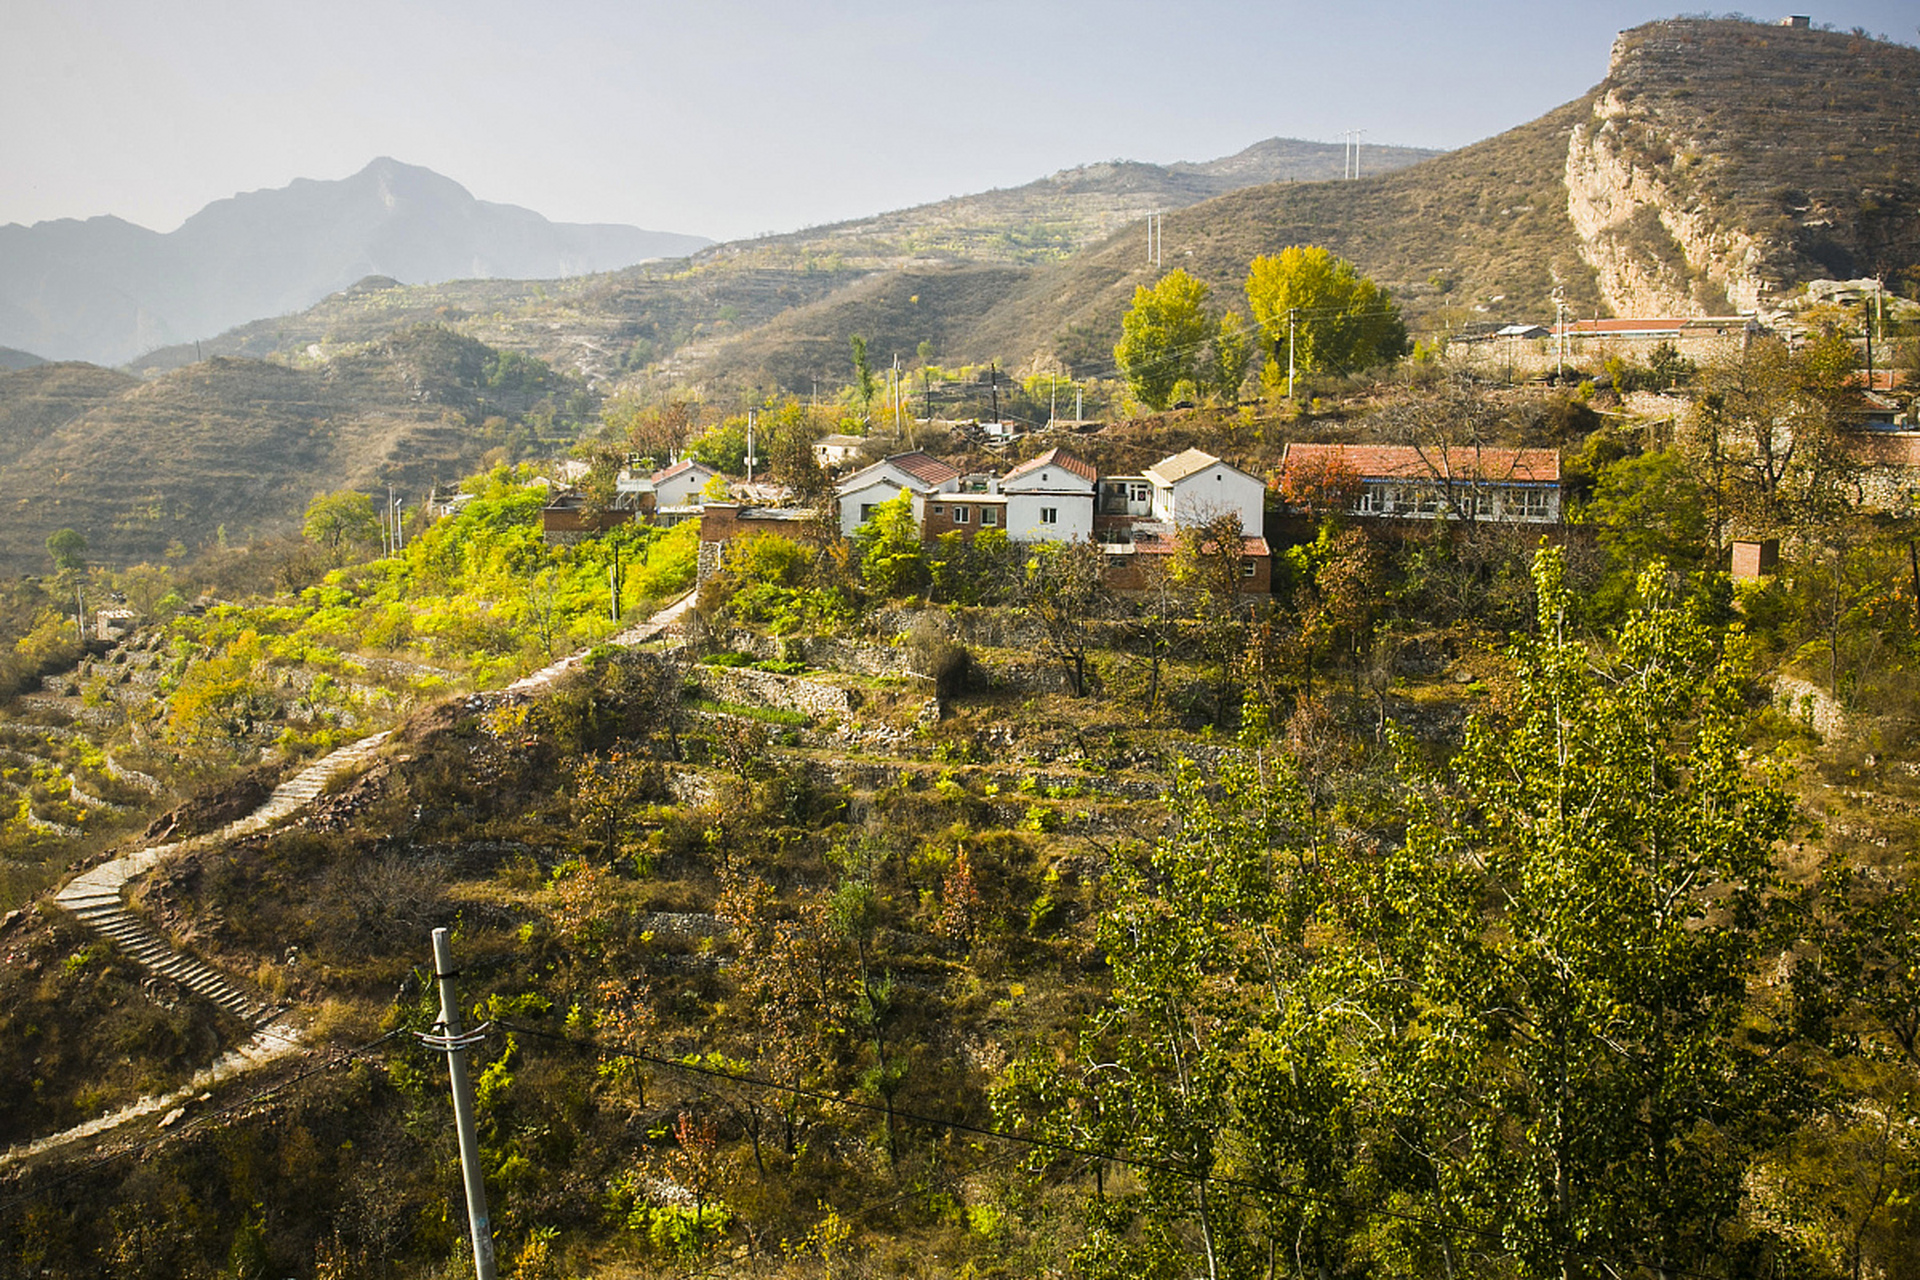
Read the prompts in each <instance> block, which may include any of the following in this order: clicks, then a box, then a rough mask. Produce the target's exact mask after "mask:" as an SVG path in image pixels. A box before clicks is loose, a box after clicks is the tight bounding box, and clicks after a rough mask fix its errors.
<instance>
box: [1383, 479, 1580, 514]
mask: <svg viewBox="0 0 1920 1280" xmlns="http://www.w3.org/2000/svg"><path fill="white" fill-rule="evenodd" d="M1553 498H1554V491H1553V490H1552V489H1549V488H1539V487H1533V486H1520V485H1511V486H1508V485H1500V486H1483V487H1480V488H1468V487H1464V486H1463V487H1461V488H1457V489H1454V490H1452V491H1451V492H1449V491H1448V490H1446V489H1442V488H1439V487H1436V486H1433V485H1392V484H1369V485H1368V486H1366V488H1365V489H1363V490H1362V491H1361V493H1360V498H1359V501H1357V502H1355V503H1354V504H1353V510H1354V514H1356V515H1363V516H1384V515H1402V516H1406V515H1414V516H1437V515H1439V514H1440V513H1441V512H1443V511H1445V512H1448V513H1450V514H1453V515H1456V516H1459V517H1461V518H1462V519H1467V520H1472V519H1486V520H1495V519H1508V520H1549V519H1552V517H1553Z"/></svg>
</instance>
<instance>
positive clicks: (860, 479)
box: [834, 449, 960, 494]
mask: <svg viewBox="0 0 1920 1280" xmlns="http://www.w3.org/2000/svg"><path fill="white" fill-rule="evenodd" d="M888 467H892V468H893V469H894V470H895V471H899V472H902V473H904V474H906V475H908V476H910V477H912V478H913V479H914V480H917V481H918V482H920V483H921V484H923V485H925V486H926V487H927V488H929V489H937V488H939V487H940V486H941V485H943V484H945V483H946V482H947V481H949V480H958V479H959V478H960V472H959V471H957V470H956V469H954V468H953V467H950V466H948V465H947V464H946V463H944V462H942V461H940V459H938V458H936V457H934V456H933V455H932V454H930V453H928V452H926V451H925V450H924V449H915V450H913V451H912V452H910V453H896V454H894V455H893V456H892V457H891V458H882V459H881V460H880V461H878V462H870V463H868V464H867V465H866V466H864V467H862V468H860V469H859V470H858V471H856V472H854V473H853V474H852V475H850V476H848V477H847V478H846V479H845V480H842V481H841V482H840V483H839V484H837V485H835V486H834V488H835V489H836V490H838V491H839V492H840V493H842V494H847V493H852V492H853V491H854V490H855V489H859V488H861V487H863V486H865V485H866V484H867V483H868V482H869V481H871V480H872V479H873V478H874V477H875V476H877V475H879V474H880V473H881V472H882V471H884V470H886V469H887V468H888Z"/></svg>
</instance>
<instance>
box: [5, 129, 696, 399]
mask: <svg viewBox="0 0 1920 1280" xmlns="http://www.w3.org/2000/svg"><path fill="white" fill-rule="evenodd" d="M711 243H712V241H710V240H707V239H705V238H703V237H700V236H691V235H679V234H675V233H672V232H664V231H643V230H641V229H640V228H638V227H627V226H617V225H609V224H578V223H556V222H549V221H548V220H547V219H546V218H544V217H542V216H541V215H539V214H537V213H535V212H533V211H532V210H530V209H522V208H519V207H517V206H515V205H508V204H494V203H491V202H489V201H485V200H476V199H474V197H473V195H472V194H471V193H470V192H469V191H467V189H466V188H465V187H463V186H461V185H460V184H459V183H457V182H455V181H453V180H452V179H450V178H444V177H441V176H440V175H439V174H437V173H434V172H433V171H432V170H430V169H423V168H421V167H419V166H418V165H409V164H402V163H400V162H399V161H397V160H391V159H387V158H384V157H383V158H381V159H378V160H375V161H374V162H373V163H372V164H370V165H368V166H367V167H366V168H364V169H362V170H361V171H360V172H359V173H356V174H354V175H353V176H352V177H350V178H343V179H340V180H338V181H315V180H312V179H306V178H302V179H299V180H297V181H295V182H293V183H292V184H291V185H289V186H286V187H281V188H279V189H276V190H270V191H252V192H247V193H245V194H242V195H236V196H233V197H231V198H230V199H226V200H217V201H215V202H214V203H212V204H210V205H208V206H207V207H206V208H204V209H202V210H201V211H200V212H199V213H196V214H194V215H193V216H192V217H191V218H189V219H187V221H186V222H185V223H183V224H182V225H181V226H180V228H179V229H178V230H176V231H172V232H168V233H166V234H161V233H159V232H156V231H149V230H147V229H146V228H145V227H138V226H135V225H134V224H132V223H130V222H127V221H124V220H123V219H120V218H115V217H99V218H89V219H87V220H85V221H79V220H76V219H71V218H64V219H60V220H58V221H53V222H40V223H35V224H34V225H33V226H31V227H26V226H21V225H19V224H18V223H9V224H7V225H6V226H0V346H14V347H22V348H25V349H27V350H29V351H32V352H35V353H37V354H39V355H40V356H43V357H46V358H48V359H53V360H90V361H93V362H94V363H96V364H119V363H122V362H124V361H127V360H130V359H132V358H133V357H135V356H137V355H140V354H141V353H142V352H146V351H150V350H152V349H153V348H155V347H160V346H165V345H167V344H169V343H180V342H191V341H193V340H194V339H196V338H205V337H211V336H212V335H214V334H217V333H219V332H221V331H222V330H225V329H228V328H231V327H232V326H234V325H237V324H243V323H245V322H246V321H249V320H256V319H259V318H261V317H264V316H276V315H283V314H286V313H288V312H292V311H299V310H301V309H303V308H305V307H309V306H311V305H312V304H313V303H315V302H317V301H319V300H320V299H321V298H323V297H325V296H326V295H328V294H329V293H332V292H334V291H336V290H338V289H342V288H345V287H346V286H348V285H350V284H352V283H353V282H354V281H356V280H359V279H361V278H363V277H365V276H369V275H383V276H390V277H392V278H394V279H396V280H400V281H404V282H406V283H409V284H426V283H432V282H436V281H444V280H454V279H476V278H477V279H486V278H500V277H504V278H513V279H552V278H556V277H561V276H576V275H585V274H588V273H591V272H599V271H612V270H617V269H619V268H621V267H627V266H631V265H633V264H634V263H637V262H643V261H646V260H647V259H650V258H663V257H681V256H684V255H686V254H689V253H692V252H694V251H695V250H698V249H701V248H703V247H705V246H706V245H709V244H711Z"/></svg>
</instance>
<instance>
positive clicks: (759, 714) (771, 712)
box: [688, 698, 813, 728]
mask: <svg viewBox="0 0 1920 1280" xmlns="http://www.w3.org/2000/svg"><path fill="white" fill-rule="evenodd" d="M688 705H689V706H691V707H692V708H693V709H694V710H695V711H705V712H709V713H711V714H713V715H718V716H745V717H746V718H747V719H749V720H759V721H761V722H762V723H764V724H778V725H786V726H789V727H792V728H805V727H806V726H808V725H810V724H812V723H813V717H812V716H809V715H806V714H804V713H802V712H799V711H783V710H781V709H780V708H779V707H750V706H748V705H746V704H745V703H743V702H718V701H715V700H714V699H712V698H694V699H691V700H689V702H688Z"/></svg>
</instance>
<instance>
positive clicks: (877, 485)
mask: <svg viewBox="0 0 1920 1280" xmlns="http://www.w3.org/2000/svg"><path fill="white" fill-rule="evenodd" d="M959 487H960V472H959V471H958V470H956V469H955V468H954V467H952V466H950V465H948V464H947V463H945V462H942V461H941V460H940V459H938V458H936V457H934V456H933V455H932V454H930V453H928V452H926V451H925V450H923V449H914V450H911V451H909V452H907V453H896V454H894V455H893V456H892V457H890V458H882V459H881V460H880V461H878V462H876V463H874V464H873V465H872V466H868V467H862V468H861V469H860V470H858V471H856V472H854V473H853V474H852V475H850V476H848V477H847V478H846V479H844V480H842V481H841V482H840V483H839V484H837V485H835V486H834V493H835V494H836V495H837V496H838V497H839V500H840V533H841V536H842V537H847V538H851V537H852V536H853V532H854V530H856V529H858V528H859V527H860V526H861V525H863V524H865V523H866V522H867V521H868V520H870V519H872V518H873V513H874V510H875V509H876V508H878V507H880V506H882V505H883V504H885V503H888V502H891V501H892V500H893V499H895V498H897V497H899V496H900V495H901V494H902V493H911V494H915V495H917V496H920V497H925V496H926V495H929V494H935V493H952V492H954V491H955V490H956V489H958V488H959Z"/></svg>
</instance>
